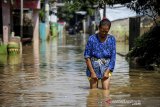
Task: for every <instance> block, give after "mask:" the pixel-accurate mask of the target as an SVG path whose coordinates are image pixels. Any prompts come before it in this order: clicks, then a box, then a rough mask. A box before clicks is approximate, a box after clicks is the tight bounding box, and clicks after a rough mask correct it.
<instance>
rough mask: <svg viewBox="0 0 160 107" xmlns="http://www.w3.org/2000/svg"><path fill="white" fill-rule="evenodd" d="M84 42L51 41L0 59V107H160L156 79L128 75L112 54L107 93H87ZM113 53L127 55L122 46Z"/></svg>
mask: <svg viewBox="0 0 160 107" xmlns="http://www.w3.org/2000/svg"><path fill="white" fill-rule="evenodd" d="M84 38H85V35H78V36H67V37H66V38H63V39H59V38H53V39H51V40H50V41H48V42H41V43H40V45H37V44H33V45H25V46H23V54H22V55H21V56H20V55H17V56H6V55H1V56H0V107H132V106H133V107H159V106H160V103H159V102H160V85H159V81H160V73H159V72H157V71H146V70H144V69H131V68H130V67H129V64H128V62H127V61H126V60H125V57H122V56H119V55H118V54H117V60H116V67H115V71H114V73H113V76H112V79H111V87H110V90H109V91H104V90H102V89H101V88H100V89H95V90H90V89H89V83H88V80H87V77H86V74H85V68H86V65H85V61H84V59H83V51H84V45H85V43H86V41H85V40H84ZM117 52H121V53H123V54H125V53H127V52H128V45H127V44H125V43H117ZM100 87H101V85H100Z"/></svg>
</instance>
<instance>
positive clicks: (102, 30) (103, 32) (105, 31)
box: [99, 25, 110, 38]
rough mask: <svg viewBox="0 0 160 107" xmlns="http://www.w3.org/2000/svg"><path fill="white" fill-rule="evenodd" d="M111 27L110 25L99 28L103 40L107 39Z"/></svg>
mask: <svg viewBox="0 0 160 107" xmlns="http://www.w3.org/2000/svg"><path fill="white" fill-rule="evenodd" d="M109 29H110V26H109V25H103V26H101V27H100V28H99V34H100V36H101V37H102V38H104V37H106V36H107V34H108V32H109Z"/></svg>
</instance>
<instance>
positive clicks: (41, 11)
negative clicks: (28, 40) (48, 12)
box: [39, 9, 45, 22]
mask: <svg viewBox="0 0 160 107" xmlns="http://www.w3.org/2000/svg"><path fill="white" fill-rule="evenodd" d="M39 18H40V21H41V22H45V11H44V9H41V10H40V12H39Z"/></svg>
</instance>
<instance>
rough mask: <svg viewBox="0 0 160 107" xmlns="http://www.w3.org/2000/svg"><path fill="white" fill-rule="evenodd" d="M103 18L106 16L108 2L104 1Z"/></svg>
mask: <svg viewBox="0 0 160 107" xmlns="http://www.w3.org/2000/svg"><path fill="white" fill-rule="evenodd" d="M103 18H106V3H104V8H103Z"/></svg>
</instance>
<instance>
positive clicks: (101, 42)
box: [84, 18, 116, 90]
mask: <svg viewBox="0 0 160 107" xmlns="http://www.w3.org/2000/svg"><path fill="white" fill-rule="evenodd" d="M110 27H111V22H110V21H109V20H108V19H106V18H105V19H102V20H101V21H100V23H99V32H98V33H97V34H93V35H91V36H90V37H89V39H88V42H87V44H86V48H85V51H84V58H85V60H86V65H87V70H86V74H87V77H88V79H89V82H90V88H91V89H93V88H97V87H98V80H101V82H102V88H103V89H104V90H108V89H109V84H110V78H111V75H112V72H113V70H114V66H115V60H116V40H115V37H114V36H113V35H110V34H108V32H109V30H110Z"/></svg>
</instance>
